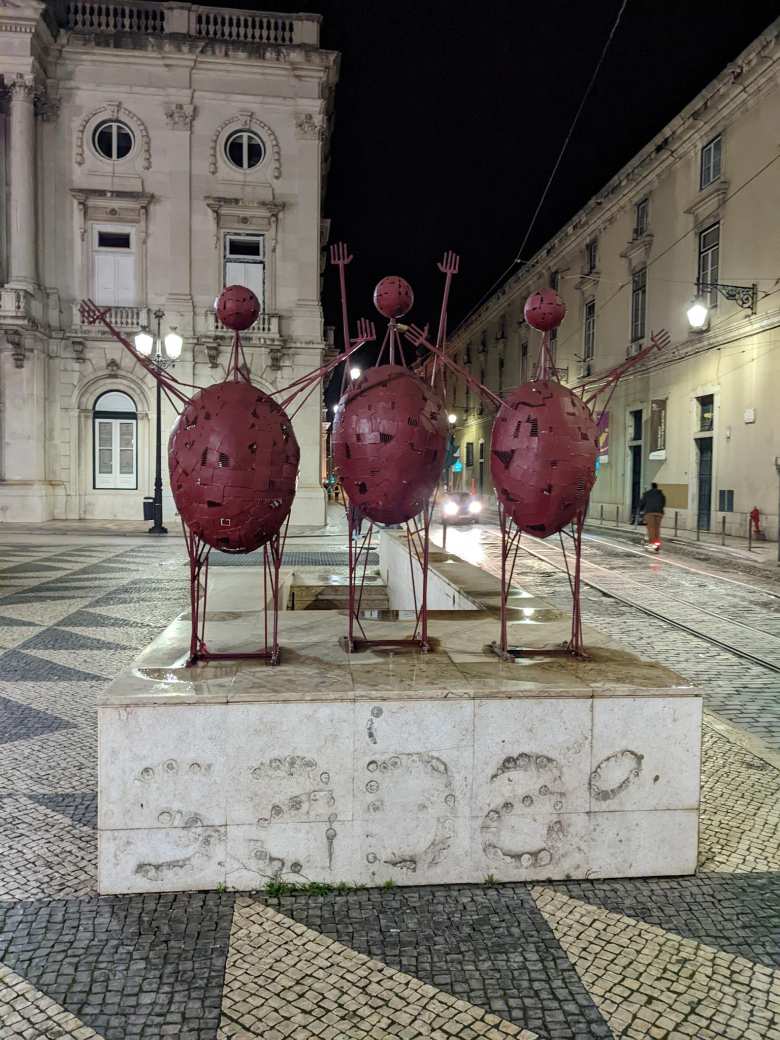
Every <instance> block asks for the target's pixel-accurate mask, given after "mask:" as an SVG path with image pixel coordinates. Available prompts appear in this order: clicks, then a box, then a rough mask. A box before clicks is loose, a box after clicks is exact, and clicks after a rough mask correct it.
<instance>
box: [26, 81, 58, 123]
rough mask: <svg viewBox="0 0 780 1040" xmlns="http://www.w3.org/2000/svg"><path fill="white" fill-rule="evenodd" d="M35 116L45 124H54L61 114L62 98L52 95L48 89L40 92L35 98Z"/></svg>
mask: <svg viewBox="0 0 780 1040" xmlns="http://www.w3.org/2000/svg"><path fill="white" fill-rule="evenodd" d="M33 104H34V105H35V114H36V116H37V117H38V118H39V119H40V120H41V122H43V123H53V122H54V121H55V119H57V117H58V116H59V114H60V107H61V105H62V98H60V97H57V96H56V95H55V94H50V93H49V92H48V90H47V89H46V88H44V89H43V90H41V91H38V92H37V93H36V94H35V96H34V98H33Z"/></svg>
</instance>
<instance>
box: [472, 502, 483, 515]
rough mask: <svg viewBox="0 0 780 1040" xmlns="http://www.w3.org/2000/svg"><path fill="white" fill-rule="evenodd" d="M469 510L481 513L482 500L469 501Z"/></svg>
mask: <svg viewBox="0 0 780 1040" xmlns="http://www.w3.org/2000/svg"><path fill="white" fill-rule="evenodd" d="M469 512H470V513H481V512H482V503H481V502H469Z"/></svg>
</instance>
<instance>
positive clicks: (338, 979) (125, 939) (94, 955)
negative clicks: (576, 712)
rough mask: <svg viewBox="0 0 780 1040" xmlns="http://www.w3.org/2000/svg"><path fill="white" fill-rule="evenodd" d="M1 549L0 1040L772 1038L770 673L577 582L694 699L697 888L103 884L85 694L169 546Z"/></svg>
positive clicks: (107, 674)
mask: <svg viewBox="0 0 780 1040" xmlns="http://www.w3.org/2000/svg"><path fill="white" fill-rule="evenodd" d="M461 534H462V535H463V537H464V538H469V539H471V541H472V543H473V544H472V549H473V550H474V551H476V550H479V551H480V552H481V553H482V554H483V555H482V564H483V565H484V566H486V567H487V568H488V569H491V570H492V569H494V567H495V563H496V555H495V552H496V544H497V541H496V532H495V531H494V530H491V529H490V528H489V527H487V526H486V527H484V528H479V529H474V530H473V531H463V532H450V535H449V536H448V537H452V536H453V535H455V536H458V535H461ZM340 539H341V534H340V531H339V530H338V528H337V527H336V528H334V529H333V530H332V531H331V532H329V536H328V537H327V538H326V539H324V540H323V539H318V538H317V536H316V535H315V534H311V535H310V536H309V538H308V540H307V539H302V540H300V541H296V542H295V543H294V551H296V552H309V553H318V552H342V551H343V545H342V544H341V541H340ZM0 542H2V544H0V847H2V850H3V855H2V857H0V1037H2V1038H3V1040H6V1038H9V1040H10V1038H16V1037H25V1038H27V1037H29V1038H35V1040H38V1038H47V1037H51V1038H54V1037H78V1038H84V1040H86V1038H90V1037H97V1038H100V1037H105V1038H110V1040H125V1038H128V1037H143V1038H155V1040H156V1038H158V1037H159V1038H162V1037H182V1038H189V1037H193V1038H194V1037H198V1038H199V1040H200V1038H204V1040H205V1038H208V1040H212V1038H215V1037H262V1038H263V1040H276V1038H277V1037H284V1036H292V1037H299V1038H301V1040H305V1038H309V1037H325V1038H333V1040H341V1038H352V1037H355V1038H358V1037H375V1038H382V1037H390V1036H393V1037H395V1036H397V1037H402V1038H404V1040H415V1038H417V1037H423V1036H426V1037H434V1038H437V1040H444V1038H447V1037H462V1038H464V1040H474V1038H475V1037H488V1038H493V1040H494V1038H496V1037H501V1036H510V1035H520V1036H523V1035H524V1036H526V1038H530V1037H533V1036H534V1035H536V1036H539V1037H546V1038H550V1040H552V1038H555V1040H569V1038H577V1040H579V1038H583V1040H584V1038H586V1037H587V1038H589V1037H630V1038H636V1040H645V1038H648V1037H652V1038H657V1040H665V1038H667V1040H681V1038H685V1037H687V1038H694V1040H721V1038H734V1040H739V1038H745V1040H779V1038H780V884H778V878H779V876H780V840H779V839H780V811H778V804H780V771H778V768H777V764H776V760H775V758H774V757H773V755H772V753H771V747H774V748H778V746H780V743H778V724H777V712H778V704H777V701H778V698H777V690H778V679H777V676H776V675H774V674H773V673H771V672H769V671H767V670H766V669H765V668H762V667H761V666H759V665H757V664H751V663H749V662H747V661H745V660H744V659H742V658H740V657H734V656H733V655H730V654H729V653H728V651H727V650H725V649H717V648H715V647H714V646H713V645H712V643H709V642H706V641H704V640H702V639H700V638H697V637H696V636H695V635H693V634H691V633H690V632H688V631H685V632H683V631H681V630H680V629H679V628H677V627H675V626H674V625H670V624H668V623H665V622H664V621H663V620H661V619H659V618H649V617H648V616H647V615H646V614H643V613H641V612H640V611H638V610H636V609H635V608H633V607H631V606H630V605H628V604H627V603H626V602H623V601H619V600H615V599H609V598H607V597H605V596H604V595H603V594H602V593H600V592H596V591H594V590H590V591H588V592H586V594H585V600H584V602H585V616H586V619H587V620H588V621H589V622H590V623H591V624H594V625H596V626H597V627H603V628H604V630H605V631H608V632H609V634H610V635H612V636H614V637H616V638H618V639H620V640H621V641H623V642H624V643H626V644H627V645H628V646H629V647H630V648H631V649H635V650H638V651H639V652H641V653H643V654H646V655H647V656H650V657H654V658H655V659H657V660H662V663H664V664H668V665H670V666H671V667H673V668H674V669H675V670H676V671H678V672H680V673H681V674H683V675H686V676H687V677H689V678H691V679H694V680H695V681H697V682H698V683H699V684H700V685H701V687H702V689H703V693H704V696H705V705H706V706H707V708H708V709H709V711H710V712H714V713H716V714H714V715H710V716H708V717H707V719H706V724H705V731H704V756H703V792H702V821H701V848H700V868H699V874H698V875H697V876H696V877H692V878H675V879H664V878H656V879H652V880H647V881H642V880H638V881H625V880H622V881H621V880H616V881H583V882H576V883H574V882H560V883H554V884H544V885H523V884H505V885H494V884H492V883H490V881H488V882H487V883H486V884H484V885H471V886H447V887H427V888H426V887H410V888H406V887H404V888H390V889H372V890H359V891H333V892H325V893H318V892H295V893H278V892H265V893H261V892H258V893H250V894H242V895H240V896H239V895H236V894H234V893H231V892H210V893H203V892H195V893H177V894H175V895H155V896H131V897H100V896H98V895H97V894H96V889H95V842H96V834H95V822H96V766H95V763H96V740H97V733H96V717H95V697H96V694H97V693H98V691H100V690H101V689H103V688H104V687H105V686H106V685H107V683H108V682H109V681H110V680H111V678H112V677H113V676H114V675H116V674H117V673H118V672H119V671H121V670H122V669H123V668H124V667H126V666H127V665H128V664H129V663H130V662H131V661H132V660H133V658H134V657H135V656H136V655H137V653H138V651H139V650H140V649H141V648H142V647H143V646H145V645H146V644H147V643H148V642H149V641H150V640H151V639H152V638H153V637H154V636H155V635H156V634H157V633H158V632H159V631H160V630H161V629H162V628H163V627H165V625H167V623H168V622H169V621H170V619H171V618H172V616H173V615H175V614H176V613H177V612H178V611H180V610H181V609H182V608H183V607H184V605H185V604H186V600H187V580H186V571H185V567H184V563H185V560H184V553H183V544H182V542H181V540H179V539H177V540H176V541H175V542H174V541H169V542H157V541H156V542H151V541H147V540H143V541H141V540H134V539H128V538H126V537H121V538H113V539H111V538H99V537H87V538H84V537H82V538H79V537H78V536H77V535H71V536H69V537H49V536H48V535H47V536H45V537H38V536H21V535H17V536H14V537H10V536H9V537H3V538H2V539H0ZM449 544H450V546H451V547H455V540H454V539H453V540H452V541H450V542H449ZM290 547H291V548H292V544H291V546H290ZM461 548H463V549H464V552H465V550H466V548H467V547H466V546H461ZM549 551H550V552H551V553H552V548H551V547H550V549H549ZM586 557H587V558H588V559H589V560H590V561H591V562H592V563H593V564H594V566H595V565H598V566H600V567H605V568H606V569H607V571H608V572H611V573H612V574H613V577H612V578H610V577H609V574H607V575H606V576H605V575H604V574H600V580H601V581H603V582H607V581H617V580H620V581H622V582H624V583H625V582H631V583H632V584H631V586H630V587H629V588H628V589H626V588H623V592H624V593H626V595H627V596H628V597H629V598H630V597H631V596H633V597H636V596H639V595H642V594H643V592H642V590H643V588H646V590H647V595H648V596H649V595H652V596H653V597H654V603H655V604H656V606H658V605H659V602H660V605H661V607H662V602H661V601H662V600H663V598H664V597H667V598H668V599H669V601H670V603H676V604H677V605H678V609H679V604H680V603H682V602H684V603H685V611H686V614H687V616H688V619H689V620H690V621H691V622H692V623H693V625H694V626H695V625H699V624H701V625H705V624H706V625H713V624H715V623H716V622H715V619H713V617H712V614H713V613H715V614H717V615H719V616H720V617H721V618H722V621H721V622H718V623H719V624H722V625H723V626H724V631H723V639H724V642H726V641H727V636H728V635H729V632H730V630H731V629H732V628H733V626H734V625H735V624H736V623H737V622H739V623H740V624H748V625H749V626H750V627H752V628H753V629H754V630H755V631H756V632H758V633H763V635H765V636H766V637H767V639H771V638H772V637H773V636H774V635H775V633H776V628H775V626H776V624H777V618H778V616H780V615H778V612H777V609H776V607H775V598H774V597H773V596H771V595H770V594H769V592H766V593H765V594H764V595H765V598H757V597H756V596H755V595H754V593H753V592H751V591H750V590H748V589H742V590H741V591H740V590H739V589H737V588H736V587H735V586H733V584H732V583H730V582H728V581H725V580H723V579H722V578H713V577H711V576H706V577H701V576H696V575H692V574H691V573H689V572H682V571H680V573H679V574H676V575H675V574H673V573H672V568H671V567H669V566H668V565H664V564H662V563H659V562H658V561H657V560H655V559H651V560H646V559H644V558H641V557H640V559H639V560H638V561H636V562H635V563H634V562H630V563H629V562H626V554H625V553H623V552H621V551H619V550H613V549H610V548H609V547H608V546H603V545H602V546H599V545H595V544H594V545H591V543H590V541H589V542H588V546H587V548H586ZM553 563H554V561H552V562H550V561H548V562H544V561H541V560H538V559H531V558H530V557H526V558H524V560H523V562H522V564H521V571H520V573H519V575H518V578H519V580H520V582H521V583H522V584H523V585H524V586H525V587H526V588H528V589H529V591H531V592H533V593H534V594H537V595H540V596H543V597H544V598H548V599H552V601H553V602H554V604H555V606H559V607H561V608H563V607H564V606H565V602H566V596H567V594H568V593H567V585H566V579H565V576H564V575H562V574H561V573H560V572H559V571H557V570H555V569H554V565H553ZM661 568H663V569H661ZM724 577H728V575H725V576H724ZM637 589H638V590H639V591H637ZM701 600H704V601H706V607H707V610H708V611H709V614H708V616H707V617H706V618H705V617H703V616H698V617H697V614H696V611H697V603H698V602H699V601H701ZM777 603H778V604H780V600H777ZM722 720H725V722H722ZM770 745H771V747H770ZM767 748H769V750H767ZM521 1030H526V1031H527V1032H525V1033H523V1032H521Z"/></svg>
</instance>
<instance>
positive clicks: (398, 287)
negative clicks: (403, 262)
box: [374, 274, 414, 318]
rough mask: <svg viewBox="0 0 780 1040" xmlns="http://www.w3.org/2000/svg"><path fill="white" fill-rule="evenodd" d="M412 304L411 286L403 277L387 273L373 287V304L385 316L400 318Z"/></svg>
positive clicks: (407, 311)
mask: <svg viewBox="0 0 780 1040" xmlns="http://www.w3.org/2000/svg"><path fill="white" fill-rule="evenodd" d="M413 305H414V293H413V292H412V287H411V285H409V283H408V282H407V280H406V279H405V278H400V277H399V276H398V275H397V274H389V275H387V277H386V278H383V279H382V280H381V281H380V282H378V283H377V286H376V288H375V289H374V306H375V307H376V309H377V310H378V311H379V313H380V314H381V315H383V317H385V318H402V317H403V316H404V314H408V313H409V311H410V310H411V309H412V306H413Z"/></svg>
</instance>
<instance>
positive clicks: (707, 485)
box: [696, 437, 712, 531]
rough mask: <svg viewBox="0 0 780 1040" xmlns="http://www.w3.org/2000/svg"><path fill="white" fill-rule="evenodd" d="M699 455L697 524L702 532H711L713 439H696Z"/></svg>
mask: <svg viewBox="0 0 780 1040" xmlns="http://www.w3.org/2000/svg"><path fill="white" fill-rule="evenodd" d="M696 453H697V455H698V463H699V465H698V478H697V485H698V495H697V524H698V528H699V530H700V531H709V529H710V522H711V518H712V437H697V438H696Z"/></svg>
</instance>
